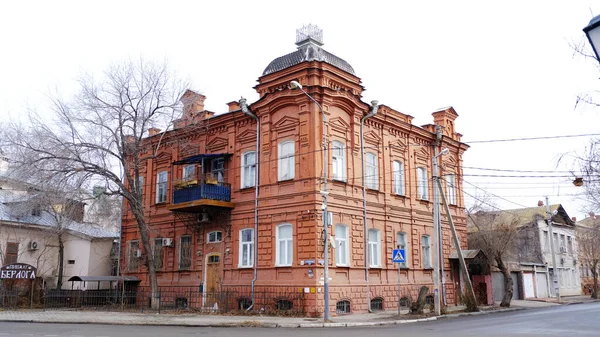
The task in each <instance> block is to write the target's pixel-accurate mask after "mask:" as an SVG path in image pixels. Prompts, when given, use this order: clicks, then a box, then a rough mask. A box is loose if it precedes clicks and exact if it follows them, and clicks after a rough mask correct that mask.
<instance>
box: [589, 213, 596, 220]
mask: <svg viewBox="0 0 600 337" xmlns="http://www.w3.org/2000/svg"><path fill="white" fill-rule="evenodd" d="M588 214H589V215H590V218H592V219H593V218H594V217H595V215H596V214H594V212H590V213H588Z"/></svg>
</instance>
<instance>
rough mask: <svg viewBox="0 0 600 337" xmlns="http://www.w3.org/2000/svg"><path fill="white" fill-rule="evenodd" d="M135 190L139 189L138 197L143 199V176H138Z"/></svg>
mask: <svg viewBox="0 0 600 337" xmlns="http://www.w3.org/2000/svg"><path fill="white" fill-rule="evenodd" d="M137 184H138V185H137V188H139V189H140V196H141V197H142V198H143V197H144V176H142V175H140V176H138V182H137Z"/></svg>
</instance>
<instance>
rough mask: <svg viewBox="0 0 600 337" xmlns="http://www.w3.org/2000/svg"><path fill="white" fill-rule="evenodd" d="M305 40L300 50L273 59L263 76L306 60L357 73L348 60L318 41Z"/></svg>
mask: <svg viewBox="0 0 600 337" xmlns="http://www.w3.org/2000/svg"><path fill="white" fill-rule="evenodd" d="M304 42H305V43H303V44H301V45H300V46H299V47H298V50H296V51H295V52H293V53H289V54H287V55H284V56H281V57H278V58H276V59H274V60H273V61H271V63H269V65H268V66H267V68H265V71H263V76H264V75H268V74H271V73H274V72H276V71H280V70H283V69H285V68H289V67H291V66H295V65H296V64H300V63H302V62H304V61H322V62H325V63H328V64H331V65H332V66H334V67H337V68H340V69H341V70H343V71H345V72H347V73H350V74H352V75H355V74H354V69H353V68H352V66H351V65H350V64H348V62H346V61H344V60H342V59H341V58H339V57H337V56H335V55H333V54H332V53H330V52H328V51H326V50H325V49H323V48H321V47H320V46H319V45H318V41H313V40H312V39H308V40H305V41H304Z"/></svg>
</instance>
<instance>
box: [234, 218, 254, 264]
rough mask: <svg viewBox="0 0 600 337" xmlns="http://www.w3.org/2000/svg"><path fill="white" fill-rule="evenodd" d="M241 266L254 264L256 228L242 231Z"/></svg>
mask: <svg viewBox="0 0 600 337" xmlns="http://www.w3.org/2000/svg"><path fill="white" fill-rule="evenodd" d="M238 266H239V267H240V268H248V267H252V266H254V229H253V228H246V229H242V230H241V231H240V255H239V263H238Z"/></svg>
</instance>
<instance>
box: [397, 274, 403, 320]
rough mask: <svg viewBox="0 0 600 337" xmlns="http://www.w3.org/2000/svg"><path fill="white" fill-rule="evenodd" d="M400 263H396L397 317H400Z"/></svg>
mask: <svg viewBox="0 0 600 337" xmlns="http://www.w3.org/2000/svg"><path fill="white" fill-rule="evenodd" d="M401 298H402V297H401V295H400V263H398V315H400V299H401Z"/></svg>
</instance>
